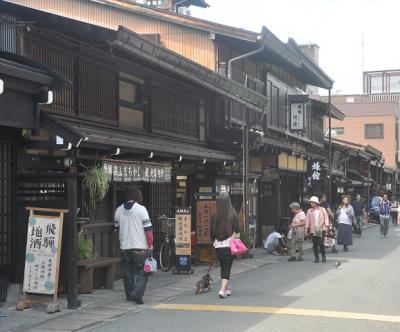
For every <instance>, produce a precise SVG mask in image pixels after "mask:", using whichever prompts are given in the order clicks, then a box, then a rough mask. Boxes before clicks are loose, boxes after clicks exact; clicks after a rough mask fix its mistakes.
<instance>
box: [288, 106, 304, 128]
mask: <svg viewBox="0 0 400 332" xmlns="http://www.w3.org/2000/svg"><path fill="white" fill-rule="evenodd" d="M305 107H306V104H304V103H293V104H290V129H291V130H303V129H304V114H305Z"/></svg>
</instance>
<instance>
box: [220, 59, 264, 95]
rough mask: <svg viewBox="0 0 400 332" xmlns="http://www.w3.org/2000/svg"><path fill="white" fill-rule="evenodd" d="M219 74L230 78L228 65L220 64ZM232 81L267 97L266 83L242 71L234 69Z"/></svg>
mask: <svg viewBox="0 0 400 332" xmlns="http://www.w3.org/2000/svg"><path fill="white" fill-rule="evenodd" d="M218 73H219V74H220V75H223V76H228V66H227V65H226V64H220V65H219V67H218ZM232 80H234V81H235V82H238V83H240V84H242V85H243V86H245V87H247V88H249V89H250V90H253V91H255V92H258V93H259V94H262V95H265V89H264V86H265V84H264V82H262V81H260V80H259V79H257V78H255V77H254V76H251V75H249V74H246V73H245V72H243V71H241V70H238V69H235V68H232Z"/></svg>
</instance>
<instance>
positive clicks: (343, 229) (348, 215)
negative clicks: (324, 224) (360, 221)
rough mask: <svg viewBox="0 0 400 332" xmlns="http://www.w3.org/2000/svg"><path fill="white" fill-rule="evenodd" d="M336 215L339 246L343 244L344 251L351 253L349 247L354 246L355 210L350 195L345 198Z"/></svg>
mask: <svg viewBox="0 0 400 332" xmlns="http://www.w3.org/2000/svg"><path fill="white" fill-rule="evenodd" d="M336 215H337V219H336V220H337V224H338V236H337V241H338V244H343V251H349V246H351V245H353V219H354V209H353V207H352V206H351V204H350V197H349V196H348V195H344V196H343V199H342V204H340V205H339V207H338V209H337V212H336Z"/></svg>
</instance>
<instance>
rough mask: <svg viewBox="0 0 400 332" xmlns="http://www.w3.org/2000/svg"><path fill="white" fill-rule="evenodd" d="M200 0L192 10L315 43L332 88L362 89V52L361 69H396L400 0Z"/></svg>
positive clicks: (398, 65) (339, 91)
mask: <svg viewBox="0 0 400 332" xmlns="http://www.w3.org/2000/svg"><path fill="white" fill-rule="evenodd" d="M206 2H207V3H208V4H209V5H210V7H209V8H207V9H202V8H195V7H191V8H190V10H191V14H192V16H195V17H199V18H203V19H207V20H210V21H215V22H219V23H223V24H227V25H231V26H235V27H239V28H243V29H247V30H252V31H257V32H259V31H261V27H262V26H263V25H265V26H266V27H267V28H268V29H269V30H271V31H272V32H273V33H274V34H275V35H276V36H277V37H279V38H280V39H281V40H282V41H284V42H286V41H287V39H288V38H289V37H292V38H294V39H295V40H296V41H297V43H299V44H303V43H316V44H318V45H319V47H320V66H321V67H322V68H323V70H324V71H325V72H326V73H327V74H328V75H329V76H330V77H331V78H332V79H333V80H334V81H335V84H334V88H333V93H334V94H355V93H362V72H363V58H364V70H366V71H367V70H382V69H400V38H399V37H398V36H399V34H398V31H399V30H400V19H399V16H400V15H399V13H400V0H206ZM363 36H364V37H363ZM363 40H364V48H363V47H362V43H363ZM363 49H364V51H363ZM321 92H323V91H321Z"/></svg>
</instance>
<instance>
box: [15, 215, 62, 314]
mask: <svg viewBox="0 0 400 332" xmlns="http://www.w3.org/2000/svg"><path fill="white" fill-rule="evenodd" d="M26 209H27V210H29V211H30V215H29V222H28V234H27V241H26V255H25V271H24V284H23V296H22V299H21V300H20V301H18V304H17V309H20V310H23V309H25V308H29V307H30V306H31V303H32V302H34V301H33V300H32V299H30V298H29V297H28V293H29V294H43V295H53V303H51V304H49V305H48V307H47V311H48V312H55V311H59V305H58V304H57V291H58V276H59V270H60V257H61V241H62V228H63V219H64V213H66V212H68V210H60V209H45V208H32V207H27V208H26ZM39 211H42V212H45V213H46V214H47V213H52V214H55V215H53V216H49V215H45V214H43V215H39V214H36V212H39ZM39 302H40V303H43V302H44V301H43V300H42V301H39Z"/></svg>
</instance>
